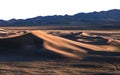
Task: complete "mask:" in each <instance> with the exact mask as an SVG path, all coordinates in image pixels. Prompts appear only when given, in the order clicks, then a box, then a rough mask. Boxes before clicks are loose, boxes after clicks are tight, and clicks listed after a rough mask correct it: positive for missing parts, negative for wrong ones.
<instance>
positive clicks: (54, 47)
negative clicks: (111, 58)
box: [32, 30, 117, 59]
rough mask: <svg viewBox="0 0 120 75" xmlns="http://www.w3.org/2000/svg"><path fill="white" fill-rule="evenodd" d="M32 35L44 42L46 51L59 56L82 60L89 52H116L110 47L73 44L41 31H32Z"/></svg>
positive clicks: (73, 42) (70, 41)
mask: <svg viewBox="0 0 120 75" xmlns="http://www.w3.org/2000/svg"><path fill="white" fill-rule="evenodd" d="M32 34H33V35H35V36H37V37H39V38H41V39H43V40H44V47H45V48H47V49H48V50H51V51H54V52H56V53H60V54H61V55H64V56H67V57H72V58H79V59H80V58H83V57H85V56H87V55H89V53H88V52H89V51H108V52H112V51H117V48H116V47H115V46H111V45H91V44H86V43H81V42H75V41H72V40H68V39H65V38H61V37H58V36H53V35H50V34H46V33H44V32H42V31H39V30H36V31H32Z"/></svg>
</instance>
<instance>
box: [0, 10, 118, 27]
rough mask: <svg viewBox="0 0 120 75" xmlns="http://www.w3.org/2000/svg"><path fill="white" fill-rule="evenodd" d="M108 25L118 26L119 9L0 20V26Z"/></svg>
mask: <svg viewBox="0 0 120 75" xmlns="http://www.w3.org/2000/svg"><path fill="white" fill-rule="evenodd" d="M41 25H42V26H43V25H44V26H45V25H97V26H99V25H107V26H108V25H109V26H112V27H116V28H118V27H119V28H120V9H112V10H108V11H100V12H90V13H77V14H75V15H67V14H66V15H53V16H37V17H34V18H28V19H10V20H8V21H6V20H0V26H41Z"/></svg>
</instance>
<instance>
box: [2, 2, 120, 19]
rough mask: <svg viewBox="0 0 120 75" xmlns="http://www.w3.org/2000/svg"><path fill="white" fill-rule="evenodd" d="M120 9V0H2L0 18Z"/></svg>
mask: <svg viewBox="0 0 120 75" xmlns="http://www.w3.org/2000/svg"><path fill="white" fill-rule="evenodd" d="M109 9H120V0H0V19H4V20H8V19H11V18H16V19H25V18H32V17H36V16H45V15H64V14H69V15H73V14H76V13H79V12H92V11H102V10H109Z"/></svg>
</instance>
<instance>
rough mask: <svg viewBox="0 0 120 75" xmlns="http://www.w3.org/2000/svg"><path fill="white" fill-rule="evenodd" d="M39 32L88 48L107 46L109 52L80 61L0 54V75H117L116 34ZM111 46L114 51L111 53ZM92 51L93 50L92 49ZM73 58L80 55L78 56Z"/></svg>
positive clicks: (119, 41) (119, 49)
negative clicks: (89, 46)
mask: <svg viewBox="0 0 120 75" xmlns="http://www.w3.org/2000/svg"><path fill="white" fill-rule="evenodd" d="M10 31H14V30H10ZM42 31H44V32H46V33H48V34H52V35H54V36H60V37H62V38H66V39H70V40H72V41H76V42H82V43H85V44H90V45H92V46H93V47H94V46H96V45H98V46H101V45H108V46H107V47H110V48H106V51H104V50H103V51H94V52H88V55H87V54H86V56H85V57H83V58H82V59H77V58H71V57H66V56H62V55H61V54H58V55H56V54H53V53H51V54H48V53H46V54H44V53H41V54H39V53H35V54H32V55H26V54H28V53H25V54H23V55H22V54H21V55H17V54H16V55H14V54H13V55H9V53H8V54H6V55H2V54H1V55H0V75H120V31H119V30H107V31H106V30H102V31H99V30H95V31H94V30H42ZM15 32H16V31H15ZM33 33H36V32H33ZM52 40H54V39H52ZM55 40H56V39H55ZM58 43H59V42H58ZM80 45H83V44H80ZM83 46H84V45H83ZM85 46H86V47H85V49H88V47H87V45H85ZM112 46H114V47H115V48H116V49H112ZM90 49H91V48H90ZM92 49H93V48H92ZM101 49H102V48H101ZM95 50H97V49H96V47H95ZM109 50H110V51H109ZM112 50H113V51H112ZM89 53H90V55H89ZM75 54H76V55H80V54H78V53H75ZM80 57H81V56H80ZM13 58H14V59H13ZM78 58H79V57H78Z"/></svg>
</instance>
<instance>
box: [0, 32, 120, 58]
mask: <svg viewBox="0 0 120 75" xmlns="http://www.w3.org/2000/svg"><path fill="white" fill-rule="evenodd" d="M73 35H74V34H73ZM64 37H66V36H64ZM69 37H71V36H69ZM77 38H78V39H81V40H78V41H72V40H69V39H65V38H62V37H58V36H53V35H51V34H47V33H45V32H42V31H40V30H35V31H31V32H30V33H27V34H24V35H20V36H16V37H12V38H3V39H0V50H1V53H0V54H10V53H12V54H16V53H17V54H22V55H24V54H34V53H38V54H39V53H41V54H42V53H46V54H48V55H50V54H51V53H52V54H56V55H57V54H58V55H61V56H65V57H69V58H75V59H83V58H86V57H93V56H101V55H102V56H111V54H112V53H114V54H115V53H117V51H118V48H117V47H116V46H114V45H109V44H108V42H111V41H109V39H107V38H103V37H99V36H92V35H90V34H87V33H80V34H79V35H78V36H77ZM49 53H50V54H49ZM104 54H106V55H104ZM112 56H113V55H112ZM55 57H56V56H55Z"/></svg>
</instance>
